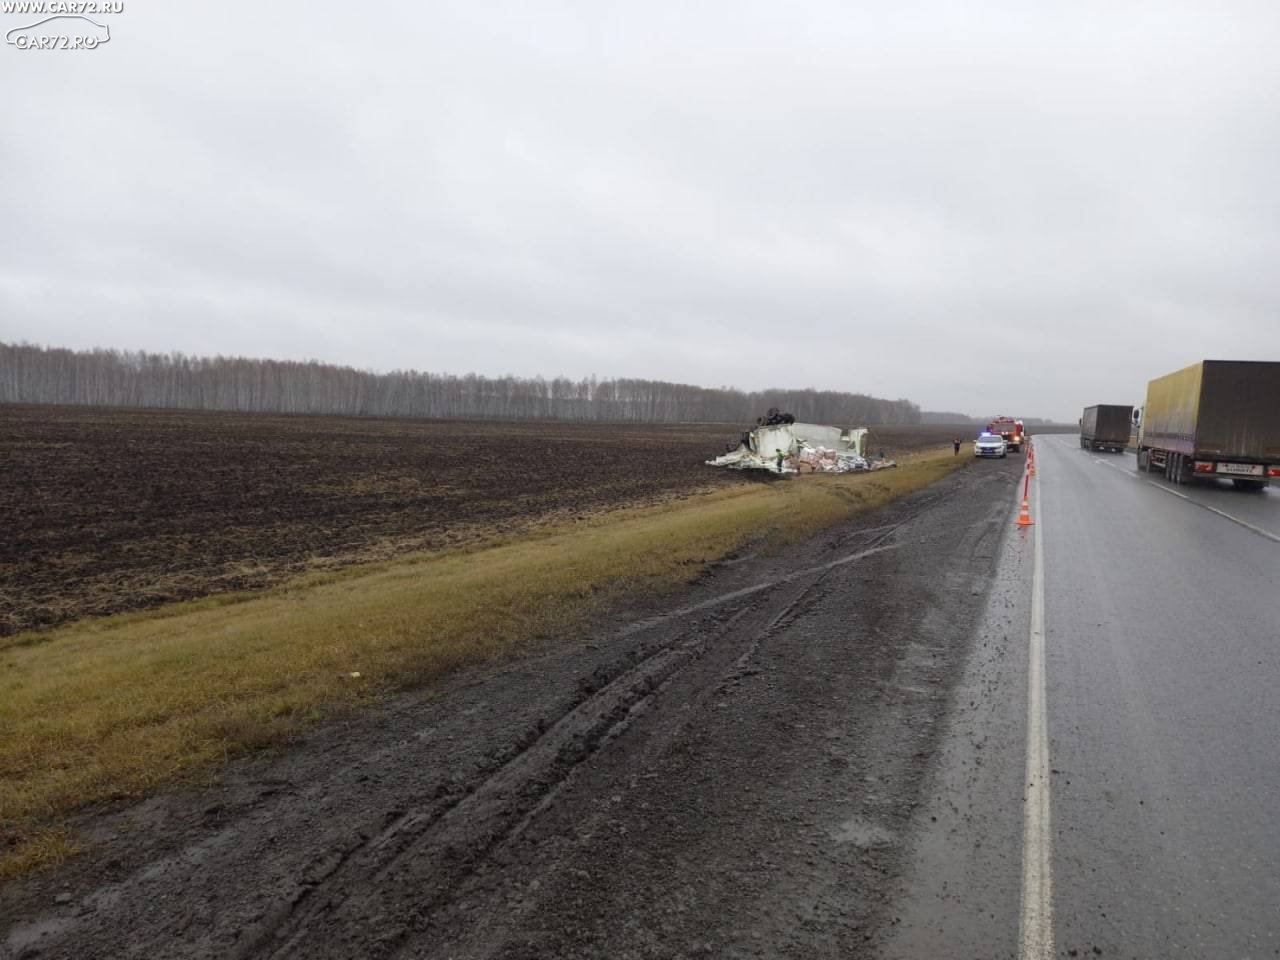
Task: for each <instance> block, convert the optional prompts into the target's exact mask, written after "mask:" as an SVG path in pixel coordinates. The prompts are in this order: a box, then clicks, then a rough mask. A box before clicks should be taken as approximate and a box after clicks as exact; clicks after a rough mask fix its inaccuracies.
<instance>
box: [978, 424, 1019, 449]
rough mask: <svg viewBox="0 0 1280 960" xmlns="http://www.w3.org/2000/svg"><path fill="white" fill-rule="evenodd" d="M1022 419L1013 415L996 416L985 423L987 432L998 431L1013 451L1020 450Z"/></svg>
mask: <svg viewBox="0 0 1280 960" xmlns="http://www.w3.org/2000/svg"><path fill="white" fill-rule="evenodd" d="M1022 432H1023V431H1022V421H1021V420H1015V419H1013V417H996V418H995V419H994V420H992V421H991V422H990V423H989V424H987V433H998V434H999V435H1000V436H1002V437H1004V442H1005V443H1006V444H1007V445H1008V447H1009V449H1010V450H1012V451H1013V452H1014V453H1018V452H1019V451H1021V450H1022V442H1023V440H1022Z"/></svg>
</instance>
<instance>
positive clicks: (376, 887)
mask: <svg viewBox="0 0 1280 960" xmlns="http://www.w3.org/2000/svg"><path fill="white" fill-rule="evenodd" d="M932 499H933V498H929V499H928V500H924V501H922V502H921V503H920V504H919V505H918V507H917V508H916V509H913V510H912V511H911V512H910V513H909V514H908V515H906V516H904V517H903V518H902V519H901V520H899V521H898V522H895V523H893V524H888V525H885V526H882V527H877V528H873V529H872V530H859V531H851V533H850V534H849V535H848V536H845V537H840V538H838V539H836V540H834V541H833V542H832V543H831V544H830V545H829V548H830V549H832V550H839V549H841V548H844V549H848V548H849V546H850V541H857V540H862V541H864V542H863V543H862V544H860V549H858V550H856V551H854V552H852V553H850V554H847V555H844V556H841V557H840V558H838V559H836V560H832V561H828V562H827V563H824V564H820V565H817V566H814V567H808V568H805V569H802V570H798V571H794V572H792V573H789V574H786V575H784V576H781V577H778V578H775V579H771V580H769V581H766V582H764V583H760V584H754V585H752V586H750V587H746V588H742V589H740V590H736V591H731V592H729V593H727V594H721V595H719V596H717V597H713V598H710V599H709V600H706V601H702V602H700V603H698V604H694V605H691V606H689V607H685V608H681V609H680V610H676V611H673V612H671V613H669V614H665V615H662V616H659V617H654V618H650V619H647V620H643V621H638V622H637V623H635V624H632V625H630V626H629V627H627V628H624V629H623V630H622V631H619V632H618V634H617V636H634V635H636V634H640V633H643V632H644V631H646V630H649V629H653V628H655V627H658V626H661V625H663V624H666V623H669V622H670V621H671V620H673V619H677V618H683V617H688V616H691V615H693V614H695V613H704V612H706V611H709V610H711V609H713V608H715V607H722V606H726V605H729V604H734V603H735V602H737V601H745V603H743V604H742V605H741V606H738V607H736V608H734V607H730V609H729V610H726V611H722V612H720V613H716V614H711V615H710V622H709V623H707V622H699V623H697V624H695V625H694V626H693V627H692V628H691V629H689V630H687V631H683V632H681V633H679V634H677V635H676V636H675V637H673V638H672V639H671V640H670V641H668V642H666V643H660V644H656V645H654V646H653V647H652V648H650V649H648V650H647V651H644V652H640V653H637V652H634V651H633V653H632V655H631V656H629V657H625V658H623V661H622V664H621V666H620V667H619V669H618V670H617V671H615V672H613V673H612V674H610V673H607V672H605V671H603V670H600V669H597V671H595V672H594V673H593V674H591V675H589V676H587V677H584V678H583V679H582V680H580V681H579V690H580V692H581V694H582V697H581V699H579V700H578V701H577V702H575V703H573V705H572V706H570V707H569V709H568V710H566V711H565V712H564V713H563V714H561V715H560V716H559V717H558V718H557V719H555V720H554V721H550V722H545V723H543V724H541V725H540V729H538V730H536V731H530V732H526V734H525V736H524V738H523V739H522V741H521V742H519V743H518V749H517V752H516V753H515V755H514V756H512V757H511V758H510V759H508V760H507V761H506V762H504V763H503V764H502V765H501V766H499V767H498V768H497V769H496V770H494V771H492V772H489V773H488V774H486V775H485V776H484V777H483V778H482V779H480V780H479V781H478V782H475V783H474V785H473V786H472V787H471V788H469V789H468V790H467V791H466V792H465V793H464V794H463V795H462V796H458V797H454V798H452V799H444V795H445V793H446V791H447V790H448V785H447V784H441V785H440V787H438V788H437V791H436V798H440V799H442V800H443V802H442V803H441V804H439V805H437V806H435V807H434V808H429V809H419V810H411V811H407V812H405V813H403V814H401V815H400V816H398V817H397V818H396V819H395V820H394V821H393V822H392V823H390V824H389V825H387V826H386V827H385V828H384V829H383V830H381V831H380V832H379V833H377V834H376V835H374V836H371V837H365V838H362V839H358V840H357V841H355V842H354V843H352V844H350V845H349V846H347V847H345V848H342V849H339V850H337V851H333V852H331V853H330V854H329V855H328V856H326V857H324V858H322V859H321V860H318V861H316V862H315V863H314V865H313V867H312V869H310V870H308V871H306V873H305V874H304V876H303V878H302V881H301V883H300V886H299V887H298V888H297V889H296V890H295V891H293V892H292V894H291V895H289V896H287V897H286V898H284V900H282V901H281V903H280V904H279V905H278V906H277V908H276V909H274V910H270V911H268V912H267V914H266V916H265V917H264V918H263V920H261V921H260V922H259V923H258V924H257V925H256V926H255V928H254V929H253V930H252V931H246V934H245V936H244V938H243V939H242V941H241V944H242V945H241V946H240V948H239V949H238V950H236V951H235V952H234V953H233V954H232V956H234V957H236V958H237V960H251V958H260V960H268V958H272V960H273V958H278V957H288V956H297V955H305V956H308V957H311V956H324V955H327V954H328V955H340V956H349V955H351V952H350V951H351V950H352V949H359V950H360V951H361V952H362V954H363V955H365V956H386V955H387V954H388V953H390V952H392V951H394V950H395V949H396V947H397V945H398V944H399V942H400V941H401V940H402V939H403V938H404V937H405V936H406V935H408V934H409V933H410V932H411V930H412V927H413V926H416V925H417V924H416V923H410V924H388V922H387V920H386V917H387V916H388V915H392V916H401V917H406V916H407V917H416V918H419V922H421V920H423V919H426V918H427V917H429V915H430V913H431V911H432V910H433V908H435V907H436V906H438V905H439V904H440V903H441V902H442V901H444V900H445V899H446V898H447V896H448V894H449V892H450V891H451V890H453V889H454V888H456V887H457V885H458V884H459V883H461V882H462V881H463V880H465V878H466V876H467V875H468V874H469V873H471V872H472V871H473V870H474V869H475V868H476V867H477V866H478V865H479V863H480V862H482V861H483V859H484V858H485V857H486V856H487V855H488V854H489V853H490V852H491V851H492V850H493V849H495V848H496V847H498V846H500V845H501V844H503V843H505V842H507V841H509V840H511V839H513V838H515V837H517V836H519V835H520V833H521V832H522V831H523V829H524V828H525V826H526V825H527V824H529V823H530V822H532V820H533V819H535V818H536V817H537V815H538V814H539V813H540V812H541V811H542V810H544V809H545V808H546V807H547V806H549V805H550V804H552V803H553V802H554V800H555V798H556V796H557V795H558V794H559V792H560V790H561V789H562V788H563V787H564V786H565V785H566V784H567V783H568V782H569V781H570V780H571V779H572V777H573V774H574V771H575V770H576V769H577V768H578V767H579V766H580V765H581V764H583V763H585V762H587V761H588V760H590V759H591V758H592V757H594V756H595V755H596V754H597V753H599V752H600V751H601V750H603V749H605V748H606V746H607V745H608V744H609V742H611V741H612V740H614V739H616V737H617V736H619V735H620V734H621V733H622V732H623V731H624V730H626V729H627V728H628V727H629V726H630V725H631V723H632V722H633V721H634V720H635V719H636V718H638V717H639V716H640V715H642V714H643V713H644V712H645V711H646V708H647V706H648V705H649V704H650V703H651V702H652V698H653V695H654V694H655V693H657V692H659V691H661V690H662V689H663V688H664V687H665V686H666V685H667V684H668V683H669V682H670V681H671V680H672V678H673V677H674V676H675V675H676V674H677V673H679V671H680V670H681V669H682V668H683V667H685V666H686V665H687V664H688V663H689V662H690V661H691V660H694V659H695V658H701V657H703V656H705V655H707V654H708V652H715V653H718V654H719V655H718V656H717V657H715V658H714V659H715V661H716V662H715V663H714V664H713V665H712V671H711V672H712V673H713V677H712V678H711V681H710V682H709V683H708V684H707V685H706V686H705V687H704V689H703V694H702V696H701V697H700V698H699V699H704V698H705V697H707V696H711V695H714V694H715V693H716V691H717V690H719V689H721V688H723V686H724V685H725V684H726V683H731V682H733V678H734V676H736V675H739V674H740V673H741V671H742V670H743V669H744V667H745V665H746V663H747V662H748V661H749V660H750V659H751V657H752V656H754V655H755V653H756V652H757V651H758V649H759V646H760V644H761V643H762V642H763V641H764V640H765V639H766V638H767V637H768V636H769V635H770V634H771V633H772V632H774V631H775V630H778V629H780V628H782V627H784V626H785V625H786V624H787V623H788V622H790V621H791V620H792V619H794V618H795V617H796V616H797V615H798V614H799V613H800V612H801V611H802V610H803V609H804V607H805V605H806V604H807V603H808V602H810V601H811V600H812V599H813V596H814V594H815V593H817V592H819V591H820V590H821V585H822V583H823V581H824V580H825V579H826V578H827V577H828V576H829V575H830V573H831V572H832V571H833V570H835V569H837V568H838V567H842V566H845V565H847V564H849V563H854V562H857V561H858V560H860V559H863V558H866V557H869V556H874V555H875V554H877V553H879V552H881V551H883V550H885V549H890V545H889V543H888V542H889V541H890V540H892V538H893V537H894V536H895V535H896V534H897V531H898V530H899V529H900V528H901V527H902V526H904V525H905V524H907V523H909V522H911V520H913V519H914V518H915V517H916V516H917V515H918V513H919V512H920V511H921V510H924V509H927V506H928V504H929V502H931V501H932ZM869 534H870V536H868V535H869ZM797 582H799V583H800V587H799V589H798V590H796V591H794V593H793V595H791V596H790V597H789V598H788V599H787V601H786V602H785V603H784V604H783V606H782V607H781V609H776V608H773V607H770V608H769V610H772V611H773V612H772V614H771V615H768V616H766V617H764V618H763V619H762V620H761V622H758V623H755V624H754V625H753V624H752V623H751V620H752V619H753V617H752V615H753V614H756V615H759V614H760V603H761V601H762V600H763V599H764V598H765V597H767V596H769V595H770V592H771V591H776V590H778V589H780V588H785V587H789V586H792V585H794V584H796V583H797ZM765 612H766V613H768V611H765ZM744 632H745V634H746V636H745V641H737V642H733V643H728V642H726V641H727V640H728V638H730V637H731V636H732V635H734V634H742V633H744ZM642 650H643V648H642ZM726 661H727V662H726ZM424 865H429V866H427V868H426V869H425V870H423V869H422V868H423V866H424ZM343 890H355V891H356V892H355V893H353V894H350V895H344V894H343V893H342V891H343ZM379 891H381V892H382V894H380V893H379ZM388 894H389V895H390V896H391V898H393V899H398V900H409V901H411V902H409V903H403V904H400V905H399V909H394V910H388V909H386V904H385V903H384V902H383V901H384V900H385V899H387V896H386V895H388ZM375 920H376V921H377V922H371V921H375ZM334 926H336V927H337V933H336V935H334V934H333V933H331V932H330V931H329V928H330V927H334ZM371 929H377V930H378V933H377V934H376V936H375V937H373V938H372V939H369V938H365V937H362V938H361V941H362V942H360V943H359V944H356V943H352V942H351V936H350V934H349V933H344V932H347V931H364V930H371ZM317 935H318V940H319V942H313V941H315V940H316V939H317ZM339 944H340V946H338V945H339ZM333 947H337V949H336V950H332V948H333ZM331 951H332V952H331Z"/></svg>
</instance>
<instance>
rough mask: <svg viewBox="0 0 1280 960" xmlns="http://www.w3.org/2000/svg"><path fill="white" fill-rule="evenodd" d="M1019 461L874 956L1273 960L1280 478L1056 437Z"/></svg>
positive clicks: (1279, 909)
mask: <svg viewBox="0 0 1280 960" xmlns="http://www.w3.org/2000/svg"><path fill="white" fill-rule="evenodd" d="M1037 457H1038V467H1039V469H1038V477H1037V481H1038V482H1033V485H1032V491H1031V492H1032V507H1033V516H1034V519H1035V520H1036V523H1037V525H1036V527H1035V528H1034V530H1033V531H1026V530H1016V531H1010V534H1009V535H1008V536H1007V537H1006V538H1005V540H1004V541H1003V544H1002V552H1001V558H1000V566H999V573H998V576H997V584H996V586H995V588H994V590H993V592H992V595H991V599H990V601H989V604H988V609H987V611H986V614H985V615H984V618H983V621H982V623H981V625H980V627H979V631H978V634H977V639H976V642H975V646H974V648H973V654H972V656H971V658H970V660H969V662H968V666H967V670H966V673H965V676H964V677H963V678H962V680H961V682H960V686H959V688H958V690H957V693H956V697H955V702H956V704H957V709H956V710H954V711H953V713H952V717H951V721H950V724H949V727H948V732H947V734H946V736H945V737H944V739H943V742H942V744H941V746H940V749H939V761H938V764H937V766H936V767H935V771H934V775H933V780H932V783H931V786H930V789H929V800H928V802H927V803H926V804H925V806H924V807H923V808H922V809H921V810H920V812H919V813H918V814H917V817H916V820H917V825H916V831H915V833H914V836H915V843H914V854H913V862H912V864H911V865H910V866H909V867H908V868H907V869H906V870H905V872H904V878H903V880H902V881H901V884H900V887H899V891H898V896H899V899H898V903H897V906H896V910H897V913H898V914H899V917H900V922H899V924H898V926H897V929H896V933H895V936H894V937H893V938H892V939H891V941H890V942H889V943H888V944H887V945H886V948H885V951H884V955H885V956H889V957H898V958H917V957H921V958H923V957H937V956H948V957H967V956H972V957H1004V956H1010V957H1040V956H1045V957H1048V956H1081V957H1085V956H1098V955H1101V956H1109V957H1136V958H1153V960H1154V958H1170V960H1171V958H1183V957H1185V958H1259V957H1274V956H1280V823H1278V816H1280V491H1276V490H1268V491H1266V492H1264V493H1245V492H1242V491H1236V490H1234V489H1233V488H1231V487H1230V486H1229V485H1227V484H1225V483H1224V484H1221V485H1217V484H1210V485H1203V486H1202V485H1197V484H1190V485H1184V486H1181V487H1177V488H1174V487H1172V486H1170V485H1169V484H1168V483H1166V482H1165V481H1164V480H1163V479H1162V478H1157V477H1154V476H1150V477H1149V476H1148V475H1146V474H1139V473H1137V472H1136V471H1135V469H1134V458H1133V457H1132V456H1129V455H1116V454H1100V453H1090V452H1087V451H1084V450H1082V449H1080V448H1079V447H1078V445H1077V440H1076V438H1075V437H1074V436H1056V437H1055V436H1044V437H1041V438H1040V439H1039V440H1038V441H1037ZM1010 509H1011V516H1012V509H1013V504H1011V505H1010ZM1037 536H1038V537H1039V538H1040V548H1041V554H1042V560H1041V563H1042V568H1041V574H1042V582H1043V593H1042V597H1043V605H1042V608H1041V611H1040V612H1041V613H1042V617H1043V634H1042V639H1043V650H1044V656H1043V677H1042V678H1040V677H1039V676H1037V675H1036V674H1035V673H1034V672H1033V673H1032V674H1031V675H1030V676H1029V671H1028V662H1029V659H1030V658H1029V649H1030V647H1031V646H1033V645H1034V642H1035V637H1034V624H1035V617H1034V616H1033V605H1034V596H1035V589H1034V587H1035V583H1034V573H1035V566H1036V558H1035V552H1036V551H1035V538H1036V537H1037ZM1037 683H1042V685H1043V686H1042V689H1043V694H1044V698H1043V714H1044V720H1045V723H1046V724H1047V730H1048V736H1047V755H1046V756H1045V757H1044V758H1043V759H1044V762H1045V764H1046V767H1047V770H1048V771H1049V773H1048V776H1047V777H1046V779H1047V789H1046V790H1045V795H1046V796H1047V803H1046V804H1045V806H1046V808H1047V815H1046V817H1045V822H1043V823H1038V824H1033V823H1032V821H1033V820H1035V817H1034V816H1029V814H1028V811H1029V809H1031V808H1032V807H1034V805H1035V801H1036V799H1037V794H1036V790H1037V786H1036V785H1035V776H1034V774H1033V772H1032V767H1031V765H1029V762H1028V751H1029V745H1030V744H1033V743H1034V741H1035V737H1034V736H1029V735H1028V729H1029V725H1030V722H1031V721H1030V719H1029V718H1030V715H1031V713H1033V712H1034V711H1031V712H1029V711H1028V699H1029V695H1030V692H1031V690H1032V689H1034V688H1035V687H1036V685H1037ZM1037 856H1039V860H1037ZM1028 860H1030V861H1032V865H1031V868H1030V871H1029V870H1028ZM1036 863H1040V864H1042V865H1043V867H1044V871H1043V872H1044V876H1040V877H1037V876H1036ZM1037 881H1039V882H1040V883H1042V884H1043V887H1042V888H1041V889H1042V891H1043V893H1044V903H1043V908H1044V909H1043V913H1042V915H1041V916H1040V922H1041V925H1042V929H1041V933H1042V934H1043V937H1042V938H1041V939H1040V940H1039V941H1037V940H1036V937H1035V936H1034V935H1031V936H1027V928H1028V925H1029V919H1028V918H1030V925H1031V926H1034V924H1035V909H1034V908H1035V901H1036V898H1035V897H1034V896H1033V895H1032V894H1033V893H1034V887H1035V884H1036V883H1037ZM1029 904H1030V908H1029ZM1029 909H1030V913H1029V912H1028V911H1029ZM1020 927H1021V929H1022V936H1020V932H1019V931H1020Z"/></svg>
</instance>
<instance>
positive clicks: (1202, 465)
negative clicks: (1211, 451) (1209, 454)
mask: <svg viewBox="0 0 1280 960" xmlns="http://www.w3.org/2000/svg"><path fill="white" fill-rule="evenodd" d="M1196 473H1213V464H1212V463H1209V462H1207V461H1204V460H1197V461H1196Z"/></svg>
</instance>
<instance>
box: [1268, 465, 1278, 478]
mask: <svg viewBox="0 0 1280 960" xmlns="http://www.w3.org/2000/svg"><path fill="white" fill-rule="evenodd" d="M1267 476H1268V477H1280V467H1267Z"/></svg>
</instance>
